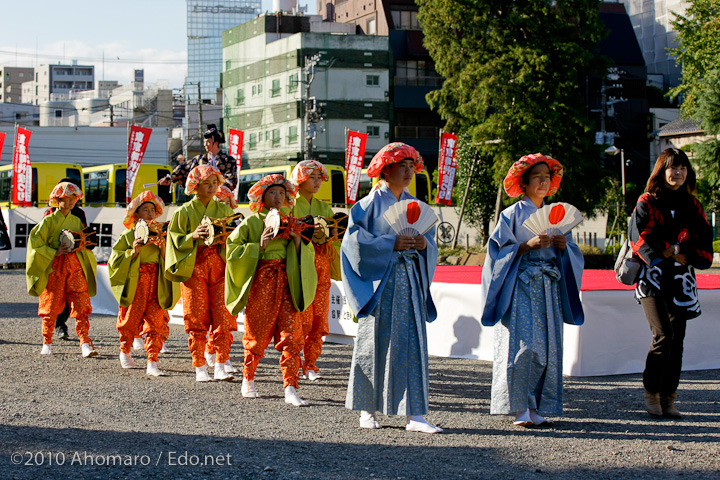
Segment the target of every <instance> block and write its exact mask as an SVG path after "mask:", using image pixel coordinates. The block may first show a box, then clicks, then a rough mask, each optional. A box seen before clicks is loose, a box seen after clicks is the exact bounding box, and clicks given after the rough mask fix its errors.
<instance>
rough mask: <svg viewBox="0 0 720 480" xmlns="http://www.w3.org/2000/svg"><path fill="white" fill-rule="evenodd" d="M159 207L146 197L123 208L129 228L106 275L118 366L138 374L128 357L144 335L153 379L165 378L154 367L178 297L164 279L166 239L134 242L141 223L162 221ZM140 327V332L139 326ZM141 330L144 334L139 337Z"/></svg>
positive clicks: (177, 291)
mask: <svg viewBox="0 0 720 480" xmlns="http://www.w3.org/2000/svg"><path fill="white" fill-rule="evenodd" d="M164 206H165V205H164V204H163V201H162V200H161V199H160V198H159V197H158V196H156V195H155V194H153V193H152V192H148V191H145V192H143V193H141V194H140V195H138V196H137V197H135V198H134V199H133V201H132V202H130V203H129V204H128V206H127V213H126V214H125V219H124V220H123V225H125V227H127V230H125V231H124V232H123V233H122V234H121V235H120V238H119V239H118V241H117V242H115V245H114V246H113V251H112V254H111V255H110V260H109V261H108V272H109V274H110V287H111V288H112V291H113V295H114V296H115V299H116V300H117V301H118V303H119V304H120V311H119V312H118V319H117V330H118V333H119V334H120V365H121V366H122V368H136V366H135V362H133V359H132V357H131V356H130V347H131V346H132V343H133V339H134V337H135V335H136V334H137V333H138V332H140V334H141V335H145V350H146V352H147V374H148V375H152V376H155V377H160V376H164V375H165V373H164V372H163V371H162V370H160V369H159V368H158V366H157V361H158V353H160V349H161V348H162V346H163V344H164V342H165V341H166V340H167V338H168V334H169V333H170V329H169V328H168V323H169V322H170V316H169V315H168V312H167V311H168V310H169V309H171V308H173V307H174V306H175V303H177V301H178V298H179V297H180V285H178V284H177V283H175V282H172V281H170V280H168V279H166V278H165V275H164V274H163V270H164V266H165V239H164V238H162V237H155V239H153V240H148V241H147V243H145V242H144V241H143V239H141V238H135V224H136V223H137V221H138V220H140V219H142V220H145V221H146V222H148V223H151V222H154V221H155V219H156V218H157V217H159V216H160V215H162V212H163V207H164ZM143 324H144V326H143ZM141 329H142V331H141Z"/></svg>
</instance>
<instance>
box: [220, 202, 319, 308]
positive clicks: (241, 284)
mask: <svg viewBox="0 0 720 480" xmlns="http://www.w3.org/2000/svg"><path fill="white" fill-rule="evenodd" d="M280 212H281V213H282V214H283V215H288V214H290V210H288V209H287V208H286V207H283V208H281V209H280ZM267 213H268V210H267V209H265V208H263V210H262V212H260V213H255V214H253V215H250V216H249V217H246V218H245V220H243V222H242V223H241V224H240V225H239V226H238V227H237V228H236V229H235V230H234V231H233V232H232V233H231V234H230V236H229V237H228V239H227V268H226V269H225V304H226V305H227V307H228V310H230V313H231V314H233V315H237V314H238V313H240V311H241V310H242V309H243V308H245V305H246V304H247V301H248V294H249V293H250V286H251V285H252V281H253V277H254V276H255V270H256V269H257V266H258V262H259V261H260V260H285V271H286V272H287V277H288V284H289V287H290V295H291V296H292V299H293V304H294V305H295V309H296V310H297V311H298V312H302V311H304V310H305V309H306V308H307V307H309V306H310V305H311V304H312V302H313V300H314V299H315V289H316V288H317V271H316V270H315V248H314V247H313V246H312V243H309V244H307V245H305V244H304V243H301V244H300V252H297V251H296V250H295V242H293V241H292V240H288V239H285V238H276V239H274V240H270V242H268V244H267V246H266V247H265V249H264V250H260V237H261V236H262V232H263V230H264V229H265V216H266V215H267Z"/></svg>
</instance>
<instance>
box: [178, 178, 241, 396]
mask: <svg viewBox="0 0 720 480" xmlns="http://www.w3.org/2000/svg"><path fill="white" fill-rule="evenodd" d="M223 181H224V180H223V176H222V175H221V174H220V171H219V170H218V169H217V168H215V167H212V166H210V165H200V166H198V167H195V168H193V169H192V171H191V172H190V174H189V175H188V179H187V183H186V185H185V193H186V194H187V195H193V194H194V195H195V197H193V199H192V200H191V201H190V202H188V203H186V204H184V205H183V206H182V207H180V208H179V209H178V210H177V211H176V212H175V213H174V214H173V217H172V219H171V220H170V226H169V227H168V233H167V247H166V250H165V276H166V277H167V278H168V279H170V280H173V281H175V282H182V287H181V288H182V302H183V311H184V319H185V332H186V333H188V334H190V337H189V338H188V346H189V347H190V353H191V354H192V362H193V366H194V367H195V379H196V380H197V381H198V382H207V381H209V380H210V376H209V375H208V371H207V364H206V361H205V356H204V354H205V344H206V343H207V334H208V331H209V330H212V332H213V340H214V343H215V348H216V349H217V361H216V362H215V380H232V379H233V376H232V375H230V374H229V373H228V372H226V371H225V362H226V361H227V360H228V358H229V352H230V345H231V344H232V341H233V336H232V333H231V331H232V330H233V329H236V328H237V323H236V317H235V316H233V315H230V312H228V309H227V308H226V307H225V297H224V295H223V292H224V291H225V245H213V246H210V247H208V246H206V245H205V243H204V239H205V238H207V237H208V236H209V235H210V233H211V232H210V229H209V227H208V226H206V225H201V224H200V221H201V220H202V219H203V217H204V216H206V215H207V216H208V217H210V218H224V217H227V216H229V215H232V210H231V209H230V207H228V206H227V205H225V204H224V203H219V202H217V201H216V200H214V199H213V197H214V196H215V193H216V192H217V189H218V187H219V186H220V184H221V183H222V182H223Z"/></svg>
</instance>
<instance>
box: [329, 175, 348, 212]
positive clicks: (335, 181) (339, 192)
mask: <svg viewBox="0 0 720 480" xmlns="http://www.w3.org/2000/svg"><path fill="white" fill-rule="evenodd" d="M330 182H331V183H330V186H331V187H332V203H341V204H344V203H345V178H343V172H342V170H331V171H330Z"/></svg>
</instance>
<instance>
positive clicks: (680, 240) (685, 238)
mask: <svg viewBox="0 0 720 480" xmlns="http://www.w3.org/2000/svg"><path fill="white" fill-rule="evenodd" d="M689 238H690V234H689V233H688V231H687V229H682V230H680V233H679V234H678V243H683V242H687V241H688V239H689Z"/></svg>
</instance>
